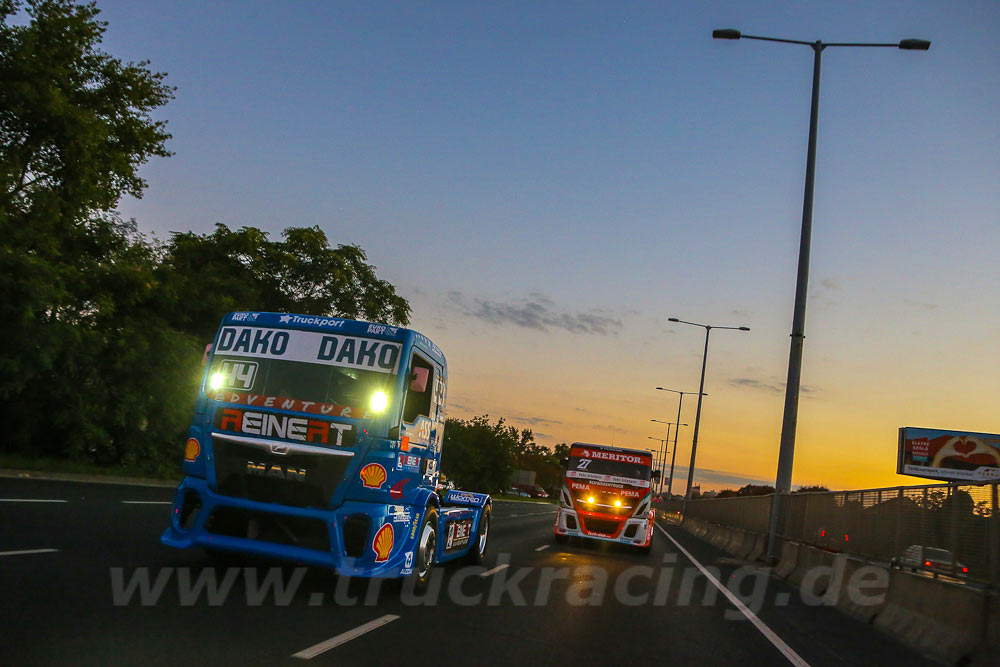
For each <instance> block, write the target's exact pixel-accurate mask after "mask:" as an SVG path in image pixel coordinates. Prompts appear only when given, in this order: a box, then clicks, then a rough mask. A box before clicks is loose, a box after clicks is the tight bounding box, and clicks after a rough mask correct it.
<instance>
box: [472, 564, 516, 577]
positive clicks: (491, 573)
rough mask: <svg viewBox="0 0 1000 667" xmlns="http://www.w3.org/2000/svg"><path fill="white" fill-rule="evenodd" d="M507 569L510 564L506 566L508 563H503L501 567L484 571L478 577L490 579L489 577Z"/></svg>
mask: <svg viewBox="0 0 1000 667" xmlns="http://www.w3.org/2000/svg"><path fill="white" fill-rule="evenodd" d="M508 567H510V564H508V563H504V564H503V565H497V566H496V567H495V568H493V569H492V570H486V571H485V572H483V573H482V574H480V575H479V576H480V577H490V576H493V575H494V574H496V573H497V572H499V571H500V570H506V569H507V568H508Z"/></svg>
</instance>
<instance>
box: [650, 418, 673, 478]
mask: <svg viewBox="0 0 1000 667" xmlns="http://www.w3.org/2000/svg"><path fill="white" fill-rule="evenodd" d="M650 421H654V422H655V421H656V420H655V419H650ZM669 430H670V429H669V428H668V429H667V431H669ZM646 437H647V438H649V439H650V440H656V441H657V442H658V443H660V449H659V450H658V451H657V455H658V456H659V460H660V481H659V482H658V483H657V484H655V485H653V486H656V487H657V488H658V489H659V491H657V493H659V492H660V491H663V468H664V464H665V463H666V460H667V444H668V443H669V442H670V433H669V432H668V433H667V437H666V438H654V437H653V436H651V435H647V436H646ZM654 463H655V461H654ZM653 468H654V469H655V468H656V466H655V465H654V466H653Z"/></svg>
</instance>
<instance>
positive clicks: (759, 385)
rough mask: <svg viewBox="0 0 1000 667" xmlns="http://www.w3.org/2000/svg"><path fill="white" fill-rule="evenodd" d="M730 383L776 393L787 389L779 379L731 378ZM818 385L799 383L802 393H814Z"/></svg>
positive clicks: (734, 385) (735, 385)
mask: <svg viewBox="0 0 1000 667" xmlns="http://www.w3.org/2000/svg"><path fill="white" fill-rule="evenodd" d="M729 384H730V385H732V386H733V387H742V388H744V389H759V390H761V391H769V392H772V393H775V394H779V393H782V392H784V391H785V383H784V382H779V381H777V380H769V381H762V380H757V379H755V378H730V380H729ZM816 391H817V389H816V387H813V386H811V385H807V384H800V385H799V393H800V394H814V393H816Z"/></svg>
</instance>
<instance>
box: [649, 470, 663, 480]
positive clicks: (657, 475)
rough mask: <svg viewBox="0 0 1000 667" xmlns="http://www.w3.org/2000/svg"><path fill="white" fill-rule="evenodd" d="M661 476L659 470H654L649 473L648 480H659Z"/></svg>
mask: <svg viewBox="0 0 1000 667" xmlns="http://www.w3.org/2000/svg"><path fill="white" fill-rule="evenodd" d="M661 475H662V473H661V472H660V471H659V470H654V471H653V472H652V473H650V475H649V478H650V479H660V476H661Z"/></svg>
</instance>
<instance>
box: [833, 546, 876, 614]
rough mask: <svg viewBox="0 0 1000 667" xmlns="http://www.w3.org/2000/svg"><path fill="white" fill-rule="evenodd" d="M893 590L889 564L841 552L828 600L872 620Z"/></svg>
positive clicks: (841, 608) (836, 563)
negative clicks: (884, 564)
mask: <svg viewBox="0 0 1000 667" xmlns="http://www.w3.org/2000/svg"><path fill="white" fill-rule="evenodd" d="M888 593H889V571H888V570H887V569H886V568H885V567H881V566H878V565H872V564H871V563H866V562H865V561H861V560H855V559H853V558H849V557H848V556H847V555H846V554H838V555H837V556H836V558H834V563H833V580H832V582H831V583H830V586H829V587H828V588H827V591H826V595H825V596H824V598H825V601H826V602H827V603H828V604H832V605H835V606H836V607H838V608H839V609H840V610H841V611H843V612H845V613H847V614H848V615H850V616H853V617H854V618H856V619H858V620H859V621H864V622H865V623H871V622H872V619H874V618H875V617H876V616H878V614H880V613H881V612H882V610H883V609H884V608H885V605H886V601H887V599H888Z"/></svg>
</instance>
